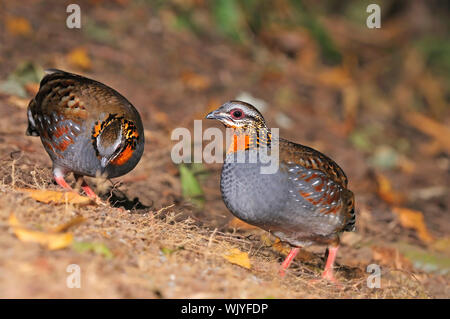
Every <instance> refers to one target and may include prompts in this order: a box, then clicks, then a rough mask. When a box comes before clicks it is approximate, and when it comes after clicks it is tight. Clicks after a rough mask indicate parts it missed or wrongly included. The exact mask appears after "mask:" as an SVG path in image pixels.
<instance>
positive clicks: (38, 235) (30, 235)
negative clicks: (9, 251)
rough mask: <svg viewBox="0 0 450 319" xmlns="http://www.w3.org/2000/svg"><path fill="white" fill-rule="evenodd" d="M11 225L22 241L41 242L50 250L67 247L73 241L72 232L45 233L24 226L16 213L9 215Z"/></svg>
mask: <svg viewBox="0 0 450 319" xmlns="http://www.w3.org/2000/svg"><path fill="white" fill-rule="evenodd" d="M9 225H10V226H11V227H12V230H13V232H14V234H15V235H16V236H17V238H19V239H20V240H21V241H23V242H33V243H39V244H41V245H42V246H45V247H46V248H47V249H49V250H56V249H62V248H65V247H67V246H69V245H71V244H72V241H73V234H72V233H57V234H56V233H45V232H40V231H35V230H29V229H26V228H23V227H22V226H21V224H20V222H19V221H18V220H17V218H16V216H15V215H14V214H11V215H10V216H9Z"/></svg>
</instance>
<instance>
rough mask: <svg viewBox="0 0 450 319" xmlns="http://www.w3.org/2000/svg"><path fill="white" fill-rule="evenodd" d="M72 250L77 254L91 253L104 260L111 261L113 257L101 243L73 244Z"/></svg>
mask: <svg viewBox="0 0 450 319" xmlns="http://www.w3.org/2000/svg"><path fill="white" fill-rule="evenodd" d="M72 248H73V249H74V250H75V251H77V252H79V253H82V252H86V251H92V252H94V253H96V254H98V255H102V256H104V257H105V258H106V259H112V258H113V257H114V255H113V253H112V252H111V250H109V248H108V247H107V246H106V245H105V244H103V243H91V242H74V243H73V244H72Z"/></svg>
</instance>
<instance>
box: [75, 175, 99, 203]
mask: <svg viewBox="0 0 450 319" xmlns="http://www.w3.org/2000/svg"><path fill="white" fill-rule="evenodd" d="M75 177H76V178H77V179H80V178H81V180H82V182H81V188H82V189H83V190H84V192H85V193H86V195H87V196H89V197H90V198H92V199H95V200H97V199H100V198H99V197H98V196H97V194H95V192H94V191H93V190H92V188H90V187H89V185H88V184H87V183H86V181H85V180H84V178H83V176H78V175H77V176H75Z"/></svg>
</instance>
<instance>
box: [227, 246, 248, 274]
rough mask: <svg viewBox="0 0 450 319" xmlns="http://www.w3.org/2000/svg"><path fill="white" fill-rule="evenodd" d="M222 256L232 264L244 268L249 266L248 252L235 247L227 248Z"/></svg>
mask: <svg viewBox="0 0 450 319" xmlns="http://www.w3.org/2000/svg"><path fill="white" fill-rule="evenodd" d="M222 256H223V258H225V259H226V260H228V261H229V262H230V263H232V264H235V265H238V266H241V267H244V268H246V269H250V268H251V264H250V259H249V258H248V253H245V252H242V251H240V250H239V249H237V248H232V249H229V250H228V251H227V252H225V254H223V255H222Z"/></svg>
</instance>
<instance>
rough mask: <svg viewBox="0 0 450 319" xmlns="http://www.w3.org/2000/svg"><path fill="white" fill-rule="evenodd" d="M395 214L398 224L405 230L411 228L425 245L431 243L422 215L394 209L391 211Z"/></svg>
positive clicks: (414, 211)
mask: <svg viewBox="0 0 450 319" xmlns="http://www.w3.org/2000/svg"><path fill="white" fill-rule="evenodd" d="M392 210H393V211H394V213H396V214H397V216H398V218H399V221H400V224H401V225H402V226H403V227H405V228H412V229H414V230H416V231H417V235H418V236H419V238H420V239H421V240H422V241H424V242H425V243H431V242H432V241H434V238H433V237H432V236H431V234H430V233H429V232H428V229H427V226H426V225H425V220H424V218H423V214H422V213H421V212H419V211H417V210H413V209H409V208H402V207H394V208H393V209H392Z"/></svg>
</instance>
